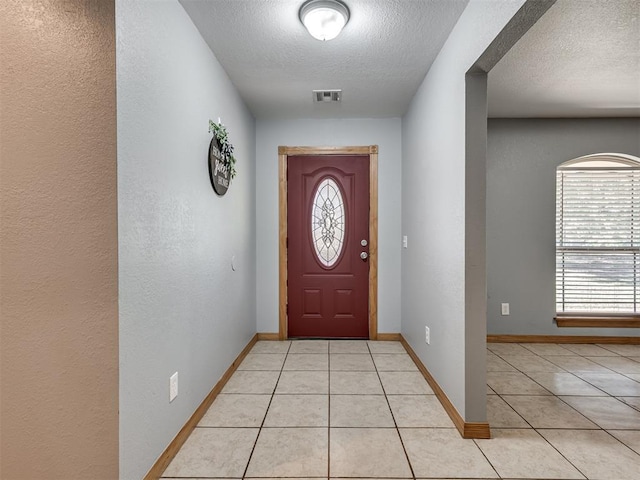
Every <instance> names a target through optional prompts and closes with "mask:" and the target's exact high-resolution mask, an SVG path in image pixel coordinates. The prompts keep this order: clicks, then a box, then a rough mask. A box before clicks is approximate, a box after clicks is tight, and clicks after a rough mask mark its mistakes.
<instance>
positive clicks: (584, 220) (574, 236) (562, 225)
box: [556, 160, 640, 314]
mask: <svg viewBox="0 0 640 480" xmlns="http://www.w3.org/2000/svg"><path fill="white" fill-rule="evenodd" d="M634 163H635V162H634ZM639 254H640V168H639V165H638V164H635V165H634V164H631V163H630V162H629V161H626V162H624V161H620V162H619V163H616V162H615V161H611V160H608V161H592V162H573V163H572V162H567V165H566V166H560V167H559V168H558V170H557V192H556V311H557V312H558V313H580V314H585V313H586V314H588V313H593V314H634V313H636V312H638V303H639V302H640V291H639V289H640V284H639V281H640V278H639V276H640V255H639Z"/></svg>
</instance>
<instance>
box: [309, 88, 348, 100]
mask: <svg viewBox="0 0 640 480" xmlns="http://www.w3.org/2000/svg"><path fill="white" fill-rule="evenodd" d="M340 100H342V90H314V91H313V101H314V102H315V103H325V102H339V101H340Z"/></svg>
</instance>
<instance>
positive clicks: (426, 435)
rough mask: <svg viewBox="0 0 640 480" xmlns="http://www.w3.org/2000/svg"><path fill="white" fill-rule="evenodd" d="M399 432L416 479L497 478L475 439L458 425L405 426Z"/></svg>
mask: <svg viewBox="0 0 640 480" xmlns="http://www.w3.org/2000/svg"><path fill="white" fill-rule="evenodd" d="M400 435H401V436H402V441H403V443H404V447H405V449H406V451H407V455H408V456H409V461H410V462H411V466H412V467H413V471H414V473H415V475H416V477H417V478H433V477H444V478H470V477H471V478H473V477H475V478H498V475H497V474H496V472H495V471H494V469H493V468H491V465H490V464H489V462H487V459H486V458H485V457H484V456H483V455H482V452H481V451H480V450H479V449H478V447H477V446H476V444H475V443H474V442H473V440H464V439H463V438H461V437H460V435H459V434H458V431H457V430H456V429H455V428H402V429H400Z"/></svg>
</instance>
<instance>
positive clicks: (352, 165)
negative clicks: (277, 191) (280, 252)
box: [287, 155, 369, 338]
mask: <svg viewBox="0 0 640 480" xmlns="http://www.w3.org/2000/svg"><path fill="white" fill-rule="evenodd" d="M287 182H288V189H287V191H288V194H287V212H288V214H287V215H288V225H287V231H288V252H287V258H288V264H287V265H288V272H287V273H288V303H289V307H288V311H289V313H288V333H289V337H325V338H326V337H329V338H336V337H338V338H368V337H369V260H368V258H366V257H368V254H369V248H368V243H369V156H368V155H301V156H289V157H288V180H287ZM362 257H365V258H362Z"/></svg>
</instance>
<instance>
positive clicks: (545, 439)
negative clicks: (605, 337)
mask: <svg viewBox="0 0 640 480" xmlns="http://www.w3.org/2000/svg"><path fill="white" fill-rule="evenodd" d="M518 345H520V344H518ZM520 346H522V345H520ZM523 348H526V347H523ZM534 354H535V355H537V354H536V353H535V352H534ZM580 356H582V355H580ZM541 358H542V357H541ZM583 358H584V357H583ZM503 360H504V358H503ZM545 360H546V359H545ZM505 362H507V361H506V360H505ZM507 363H509V362H507ZM551 363H553V362H551ZM509 365H511V364H509ZM554 365H555V364H554ZM511 366H512V367H514V368H515V369H516V370H517V371H518V372H520V373H522V374H523V375H524V376H526V377H527V378H529V379H531V380H532V381H533V382H535V383H537V384H538V385H540V384H539V383H538V382H536V381H535V380H534V379H533V378H531V377H530V376H529V375H527V374H526V372H523V371H522V370H520V369H519V368H517V367H515V366H514V365H511ZM559 368H562V367H559ZM563 370H564V368H563ZM569 373H572V372H569ZM540 386H541V387H542V388H544V387H543V386H542V385H540ZM545 390H547V389H546V388H545ZM547 391H549V390H547ZM496 393H497V392H496ZM549 393H551V395H553V396H554V397H556V398H557V399H558V400H560V401H561V402H563V403H564V404H565V405H568V404H567V403H566V402H564V401H563V400H562V399H561V398H559V397H558V396H557V395H556V394H555V393H553V392H549ZM498 395H500V394H498ZM545 396H548V395H545ZM500 397H501V398H502V395H500ZM502 400H503V401H504V402H505V403H506V404H507V405H509V402H507V401H506V400H505V399H504V398H503V399H502ZM509 406H511V405H509ZM568 406H569V407H570V408H572V409H573V407H571V405H568ZM512 408H513V407H512ZM573 410H575V409H573ZM514 411H515V412H516V413H518V412H517V411H516V410H515V409H514ZM575 411H576V412H577V413H579V414H580V415H582V416H583V417H584V418H586V419H587V420H589V421H590V422H591V423H593V424H594V425H597V426H598V427H600V425H598V424H597V423H595V422H593V421H591V420H590V419H589V418H587V417H586V416H585V415H583V414H582V412H579V411H577V410H575ZM520 416H521V417H522V418H523V420H524V421H525V422H527V424H529V425H531V423H530V422H529V421H528V420H527V419H526V418H524V417H523V416H522V415H520ZM531 429H532V430H533V431H534V432H536V434H537V435H538V436H539V437H540V438H542V439H543V440H544V441H545V443H546V444H547V445H549V446H550V447H551V448H552V449H553V450H555V451H556V452H558V454H559V455H560V456H561V457H562V458H564V459H565V461H566V462H567V463H568V464H569V465H571V466H572V467H573V468H575V469H576V471H577V472H578V473H579V474H580V475H582V476H583V477H584V478H585V479H587V480H588V478H589V477H587V475H585V474H584V472H582V470H580V469H579V468H578V467H577V466H576V465H575V464H574V463H573V462H572V461H571V460H569V459H568V458H567V457H566V456H565V455H564V454H563V453H562V452H561V451H560V450H559V449H558V448H556V447H555V445H553V444H552V443H551V442H550V441H549V440H547V438H546V437H545V436H544V435H542V434H541V433H540V432H539V431H538V430H544V429H538V428H535V427H533V425H531ZM558 430H576V429H558ZM602 430H604V429H602ZM592 431H593V430H592ZM474 442H475V443H476V445H477V441H476V440H474ZM478 448H480V447H478ZM481 450H482V449H481ZM487 460H488V459H487ZM489 463H491V462H489ZM492 466H493V464H492ZM496 473H497V472H496ZM498 475H499V474H498Z"/></svg>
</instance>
